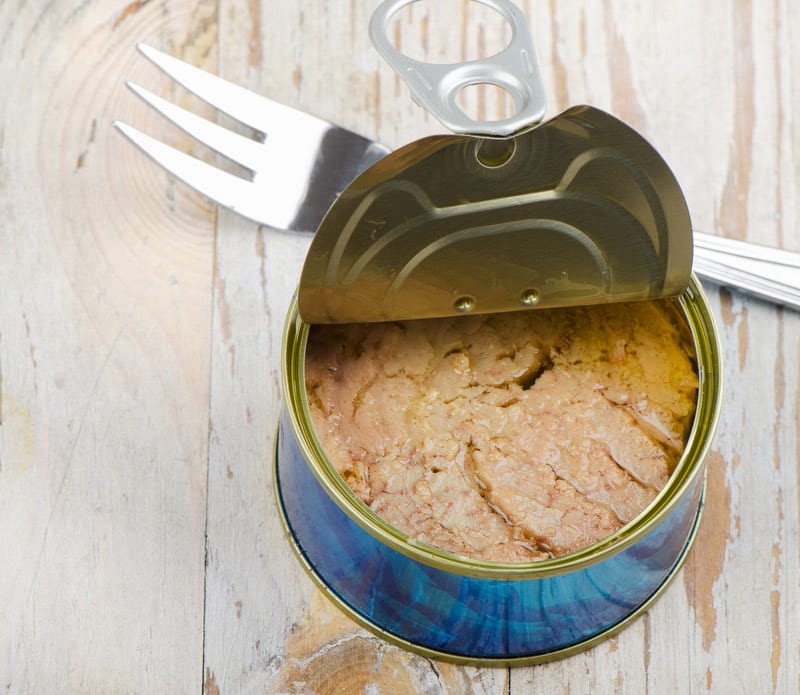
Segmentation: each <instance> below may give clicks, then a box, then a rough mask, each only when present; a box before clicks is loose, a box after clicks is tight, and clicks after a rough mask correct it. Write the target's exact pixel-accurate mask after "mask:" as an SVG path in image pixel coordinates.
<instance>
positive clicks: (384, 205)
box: [298, 106, 692, 323]
mask: <svg viewBox="0 0 800 695" xmlns="http://www.w3.org/2000/svg"><path fill="white" fill-rule="evenodd" d="M691 267H692V227H691V221H690V217H689V211H688V208H687V206H686V201H685V199H684V196H683V193H682V192H681V189H680V186H679V185H678V182H677V181H676V179H675V177H674V175H673V174H672V172H671V171H670V169H669V167H668V166H667V165H666V163H665V162H664V160H663V159H662V158H661V156H660V155H659V154H658V152H657V151H656V150H655V149H654V148H653V147H652V146H651V145H650V144H649V143H648V142H647V141H646V140H645V139H644V138H643V137H642V136H641V135H639V134H638V133H637V132H636V131H634V130H633V129H632V128H631V127H630V126H628V125H626V124H625V123H623V122H622V121H620V120H618V119H617V118H614V117H613V116H611V115H609V114H607V113H605V112H603V111H601V110H599V109H596V108H594V107H591V106H578V107H574V108H571V109H569V110H567V111H565V112H564V113H562V114H561V115H559V116H556V117H555V118H553V119H551V120H549V121H547V122H545V123H543V124H542V125H539V126H538V127H535V128H533V129H530V130H527V131H525V132H523V133H521V134H518V135H515V136H513V137H509V138H479V137H473V136H463V135H442V136H433V137H428V138H424V139H422V140H418V141H416V142H413V143H411V144H409V145H407V146H405V147H403V148H401V149H399V150H396V151H395V152H393V153H392V154H390V155H388V156H387V157H385V158H384V159H382V160H380V161H379V162H377V163H376V164H374V165H373V166H372V167H371V168H369V169H368V170H366V171H365V172H364V173H363V174H361V175H360V176H359V177H358V178H356V179H355V180H354V181H353V182H352V183H351V184H350V185H349V186H348V187H347V188H346V189H345V190H344V191H343V192H342V194H341V195H340V196H339V197H338V198H337V200H336V202H335V203H334V204H333V205H332V207H331V209H330V210H329V211H328V213H327V215H326V216H325V218H324V219H323V220H322V223H321V224H320V227H319V229H318V230H317V233H316V235H315V236H314V239H313V241H312V243H311V247H310V249H309V252H308V255H307V257H306V261H305V265H304V267H303V272H302V275H301V279H300V287H299V292H298V302H299V310H300V315H301V317H302V318H303V320H304V321H306V322H307V323H352V322H372V321H393V320H403V319H412V318H429V317H441V316H453V315H459V314H464V313H495V312H503V311H514V310H518V309H523V308H530V307H538V308H541V307H557V306H567V305H580V304H596V303H605V302H616V301H628V300H633V299H645V298H655V297H665V296H672V295H677V294H680V293H681V292H682V291H683V290H684V289H685V288H686V286H687V285H688V283H689V277H690V274H691Z"/></svg>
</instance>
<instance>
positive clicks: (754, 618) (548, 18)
mask: <svg viewBox="0 0 800 695" xmlns="http://www.w3.org/2000/svg"><path fill="white" fill-rule="evenodd" d="M375 4H376V3H375V2H365V1H364V0H327V1H326V2H313V3H300V2H278V1H277V0H200V1H199V2H198V1H197V0H113V1H112V0H102V2H101V0H61V1H59V2H25V1H24V0H3V2H2V3H0V86H1V87H2V92H1V93H2V97H0V389H1V395H0V562H1V563H2V565H1V569H0V693H55V692H80V693H117V692H136V693H185V692H196V691H199V690H201V689H203V690H204V691H205V692H207V693H209V694H212V693H235V692H254V693H261V692H269V693H299V692H304V693H305V692H307V693H312V692H319V693H334V692H335V693H340V692H341V693H362V692H363V693H407V692H420V693H441V692H444V693H509V692H512V693H518V692H533V691H535V692H541V693H553V692H574V693H605V692H620V693H636V694H638V693H644V692H650V693H689V692H692V693H695V692H713V693H726V694H727V693H748V694H754V693H772V692H774V693H793V692H797V690H798V687H800V675H799V674H800V650H798V644H800V617H798V613H800V551H798V547H799V546H800V544H799V542H798V424H800V420H799V416H798V402H799V399H800V390H799V389H798V385H799V384H800V374H798V369H799V368H800V350H799V349H798V348H799V344H800V313H797V312H793V311H789V310H782V309H779V308H776V307H775V306H772V305H770V304H768V303H765V302H761V301H757V300H754V299H750V298H747V297H745V296H744V295H741V294H739V293H737V292H732V291H727V290H720V288H718V287H716V286H713V285H708V286H707V289H708V291H709V294H710V299H711V302H712V304H713V307H714V309H715V312H716V314H717V318H718V322H719V329H720V332H721V335H722V341H723V345H724V358H725V365H726V366H725V372H726V373H725V380H726V385H725V388H726V396H725V408H724V412H723V414H722V418H721V422H720V426H719V430H718V434H717V437H716V440H715V443H714V447H713V453H712V454H711V458H710V462H709V464H710V465H709V471H708V495H707V507H706V510H705V515H704V518H703V523H702V527H701V529H700V533H699V537H698V538H697V542H696V545H695V547H694V550H693V551H692V553H691V554H690V557H689V559H688V561H687V563H686V564H685V566H684V568H683V570H682V571H681V572H680V574H679V575H678V577H677V579H676V580H675V581H674V582H673V583H672V584H671V585H670V587H669V588H668V590H667V591H666V592H665V593H664V594H663V596H662V597H661V598H660V599H659V600H658V601H657V602H656V603H655V605H654V606H653V607H652V608H651V609H650V610H649V611H648V612H647V613H646V614H644V615H643V616H642V617H641V618H640V619H638V620H637V621H635V622H634V623H633V624H632V625H630V626H629V627H628V628H627V629H625V630H624V631H623V632H622V633H621V634H619V635H618V636H617V637H614V638H612V639H611V640H609V641H607V642H605V643H603V644H601V645H599V646H597V647H595V648H593V649H591V650H589V651H586V652H584V653H581V654H579V655H577V656H573V657H571V658H568V659H565V660H562V661H557V662H554V663H550V664H545V665H540V666H535V667H526V668H517V669H512V670H507V669H500V668H497V669H490V668H472V667H469V668H467V667H460V666H454V665H450V664H447V663H438V662H433V661H429V660H427V659H424V658H421V657H419V656H415V655H412V654H408V653H406V652H404V651H401V650H400V649H398V648H396V647H393V646H390V645H388V644H386V643H384V642H382V641H380V640H378V639H377V638H375V637H372V636H371V635H370V634H368V633H366V632H364V631H363V630H361V629H359V628H357V627H356V626H355V625H354V624H353V623H352V622H350V621H349V620H348V619H347V618H345V617H344V616H343V615H341V614H340V613H339V612H338V610H337V609H335V608H334V607H332V606H331V605H329V604H328V603H327V601H326V599H324V598H323V597H322V595H321V594H320V593H319V591H317V590H316V589H315V588H314V586H313V585H312V583H311V581H310V580H309V579H308V578H307V577H306V575H305V574H304V573H303V571H302V570H301V569H300V567H299V565H298V563H297V562H296V561H295V559H294V557H293V555H292V554H291V552H290V549H289V546H288V545H287V543H286V542H285V540H284V538H283V533H282V529H281V525H280V523H279V520H278V517H277V513H276V506H275V500H274V494H273V488H272V475H271V459H272V451H273V442H274V435H275V426H276V418H277V415H278V412H279V408H280V390H279V383H278V381H279V380H278V367H279V346H280V336H281V328H282V321H283V318H284V314H285V311H286V307H287V304H288V301H289V298H290V296H291V294H292V292H293V290H294V287H295V284H296V282H297V278H298V276H299V269H300V266H301V263H302V260H303V256H304V252H305V248H306V245H307V243H308V239H306V238H300V237H297V236H292V235H288V234H284V233H280V232H277V231H275V230H272V229H267V228H264V227H259V226H258V225H256V224H254V223H252V222H248V221H246V220H243V219H241V218H239V217H237V216H236V215H234V214H233V213H230V212H228V211H226V210H218V209H217V208H216V207H215V206H214V205H212V204H211V203H209V202H208V201H206V200H204V199H202V198H201V197H200V196H198V195H196V194H195V193H193V192H192V191H190V190H188V189H187V188H186V187H184V186H183V185H181V184H180V183H178V182H176V181H175V180H174V179H173V178H171V177H170V176H168V175H166V174H165V173H164V172H163V171H161V170H160V169H159V168H158V167H156V166H155V165H154V164H152V163H151V162H150V161H149V160H147V159H145V158H144V157H143V156H142V155H141V154H139V153H138V152H137V151H135V150H134V149H133V148H132V147H131V146H130V145H129V144H128V143H127V142H126V141H125V140H124V139H123V138H122V137H121V136H120V135H119V134H118V133H116V132H115V131H114V130H113V129H112V127H111V121H112V120H113V119H114V118H124V119H126V120H128V121H129V122H132V123H134V124H136V125H137V126H139V127H141V128H142V129H144V130H146V131H148V132H150V133H153V134H154V135H156V136H158V137H160V138H162V139H164V140H167V141H169V142H171V143H173V144H176V145H177V146H179V147H182V148H184V149H186V150H187V151H192V152H194V153H196V154H197V155H198V156H201V157H204V158H207V159H210V158H211V155H210V153H208V152H207V151H205V150H203V149H202V148H200V147H198V146H193V145H192V143H191V142H190V141H189V140H188V138H187V137H186V136H184V135H182V134H181V133H179V132H177V131H176V130H175V129H174V128H171V127H169V126H168V125H167V124H165V123H164V122H163V120H161V119H160V118H159V117H157V116H156V115H154V114H153V113H151V112H150V111H149V110H148V109H147V108H146V107H145V106H144V105H143V104H142V103H140V102H139V101H138V100H137V99H136V97H135V96H133V95H132V94H131V93H130V92H129V91H128V90H126V88H125V86H124V82H125V80H126V79H132V80H135V81H137V82H139V83H141V84H143V85H145V86H148V87H150V88H151V89H153V90H154V91H157V92H159V93H161V94H163V95H166V96H168V97H169V98H171V99H173V100H175V101H176V102H177V103H180V104H182V105H185V106H188V107H190V108H193V109H197V110H198V111H200V112H202V113H207V114H210V111H209V110H208V108H205V107H203V106H202V105H201V104H199V103H198V101H197V100H196V99H194V98H192V97H190V96H189V95H187V94H186V93H185V92H183V91H181V90H180V89H178V88H177V87H175V86H174V85H172V84H170V83H169V82H168V80H166V79H165V78H164V77H162V76H161V75H160V74H159V73H158V72H157V70H156V69H155V68H153V67H152V66H151V65H149V64H148V63H147V62H146V61H145V60H144V59H143V58H142V57H141V56H140V55H138V54H137V52H136V51H135V48H134V46H135V43H136V42H138V41H145V42H148V43H151V44H153V45H155V46H157V47H160V48H162V49H164V50H167V51H169V52H171V53H173V54H175V55H177V56H179V57H181V58H183V59H184V60H187V61H189V62H192V63H194V64H197V65H199V66H201V67H204V68H206V69H208V70H211V71H213V72H216V73H218V74H221V75H223V76H225V77H227V78H229V79H231V80H233V81H235V82H238V83H240V84H243V85H245V86H247V87H249V88H252V89H254V90H256V91H259V92H262V93H264V94H268V95H270V96H272V97H273V98H276V99H278V100H281V101H284V102H286V103H289V104H292V105H294V106H297V107H299V108H302V109H306V110H308V111H311V112H314V113H316V114H318V115H320V116H323V117H327V118H329V119H332V120H336V121H338V122H340V123H342V124H344V125H346V126H349V127H351V128H354V129H356V130H358V131H360V132H363V133H365V134H369V135H371V136H374V137H376V138H378V139H380V140H381V141H383V142H385V143H386V144H388V145H390V146H392V147H396V146H398V145H400V144H402V143H404V142H407V141H409V140H412V139H414V138H416V137H419V136H421V135H424V134H427V133H433V132H441V130H442V129H441V127H440V126H439V125H438V124H437V123H436V122H435V121H434V120H433V119H431V118H430V117H428V116H426V114H425V113H423V112H422V111H421V110H420V109H418V108H417V107H415V106H414V105H413V104H412V103H411V100H410V98H409V96H408V92H407V90H406V88H405V86H403V85H402V84H401V83H400V82H399V80H398V79H397V77H395V76H394V74H393V73H392V72H391V70H390V68H388V67H387V66H386V65H385V64H383V63H382V61H381V60H380V59H379V58H378V56H377V54H376V53H375V52H374V51H373V49H372V48H371V45H370V43H369V39H368V36H367V30H366V27H367V20H368V17H369V14H370V12H371V10H372V8H374V6H375ZM520 4H521V6H522V7H523V9H524V11H525V12H526V14H527V16H528V17H529V18H530V20H531V24H532V28H533V33H534V36H535V38H536V40H537V45H538V53H539V59H540V62H541V64H542V69H543V73H544V80H545V86H546V91H547V95H548V98H549V108H548V114H549V115H555V114H556V113H558V112H559V111H560V110H561V109H563V108H564V107H566V106H568V105H572V104H577V103H592V104H594V105H596V106H599V107H600V108H604V109H607V110H610V111H611V112H613V113H615V114H617V115H618V116H620V117H621V118H623V119H624V120H626V121H628V122H629V123H631V124H632V125H633V126H634V127H636V128H637V129H638V130H640V131H641V132H642V133H643V134H645V135H646V137H648V139H650V140H651V142H653V143H654V144H655V145H656V147H657V148H658V149H659V150H660V151H661V152H662V153H663V154H664V156H665V157H666V159H667V161H668V162H670V164H671V166H672V167H673V169H674V171H675V173H676V175H677V177H678V179H679V180H680V181H681V183H682V186H683V187H684V190H685V192H686V195H687V198H688V202H689V206H690V209H691V210H692V214H693V218H694V223H695V225H696V227H697V228H698V229H701V230H705V231H708V232H711V233H714V234H719V235H725V236H730V237H737V238H747V239H749V240H751V241H755V242H760V243H765V244H771V245H775V246H780V247H783V248H786V249H792V250H800V166H798V164H797V161H798V158H799V157H800V120H798V118H797V114H798V113H800V59H798V53H797V50H796V48H795V46H794V44H795V43H796V42H797V39H798V36H799V35H800V4H798V3H796V2H794V0H771V1H769V2H768V1H766V0H742V1H741V2H739V1H738V0H737V1H736V2H725V1H724V0H707V1H706V2H696V1H695V0H678V1H677V2H674V3H656V2H645V1H643V0H604V1H603V2H599V1H598V2H592V3H589V2H585V3H566V2H561V3H556V2H554V0H551V1H550V2H545V1H544V0H528V1H526V2H521V3H520ZM436 6H437V8H438V9H437V10H436V11H431V13H430V16H428V14H427V10H426V7H427V6H426V5H425V4H422V5H417V6H415V7H414V8H413V9H411V10H408V11H404V12H403V13H402V15H401V18H400V20H399V22H398V24H397V26H396V36H397V38H398V39H399V40H400V42H401V45H402V47H403V49H404V50H405V51H406V52H408V53H409V54H412V55H415V54H416V55H419V54H421V53H422V54H425V55H427V56H428V57H429V58H432V59H436V58H438V59H446V60H450V59H458V58H459V57H461V56H464V55H466V56H467V57H475V56H476V55H479V54H480V52H481V51H482V52H484V53H485V52H486V51H491V50H494V49H497V48H499V47H500V46H501V45H502V43H501V41H502V31H501V30H500V29H498V22H497V21H495V20H494V18H493V17H492V12H491V11H489V10H487V11H484V8H482V7H481V6H478V5H474V4H471V5H470V6H469V11H468V12H465V11H464V9H463V3H462V2H460V1H458V2H455V1H454V2H444V0H437V5H436ZM472 92H474V93H470V94H467V95H465V96H466V97H467V101H466V105H465V108H467V109H468V110H471V112H472V113H474V114H477V115H480V116H482V117H488V118H491V117H497V116H499V115H502V114H503V113H505V111H504V109H507V108H508V104H507V103H506V101H504V100H503V99H501V98H498V95H497V94H495V93H494V92H493V91H492V90H483V91H480V90H472ZM300 136H301V134H300V133H298V137H300Z"/></svg>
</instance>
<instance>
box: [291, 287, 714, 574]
mask: <svg viewBox="0 0 800 695" xmlns="http://www.w3.org/2000/svg"><path fill="white" fill-rule="evenodd" d="M673 301H674V302H675V303H676V305H677V308H678V309H679V310H680V313H681V314H682V316H683V317H684V319H685V320H686V323H687V325H688V329H689V331H690V333H691V336H692V341H693V344H694V348H695V354H696V362H697V376H698V382H699V384H698V392H697V404H696V409H695V415H694V420H693V423H692V427H691V430H690V433H689V437H688V439H687V442H686V446H685V448H684V451H683V454H682V456H681V458H680V460H679V461H678V463H677V465H676V467H675V470H674V471H673V472H672V474H671V476H670V478H669V480H668V481H667V483H666V485H665V486H664V487H663V488H662V489H661V491H660V492H659V493H658V494H657V496H656V497H655V499H654V500H653V501H652V502H651V503H650V504H649V505H648V507H647V508H645V509H644V510H643V511H642V512H641V513H640V514H639V515H638V516H637V517H636V518H635V519H633V520H632V521H630V522H629V523H627V524H625V525H624V526H622V527H621V528H620V529H618V530H617V531H615V532H614V533H612V534H610V535H609V536H606V537H605V538H603V539H602V540H601V541H599V542H597V543H594V544H592V545H588V546H585V547H584V548H581V549H579V550H576V551H574V552H572V553H568V554H566V555H562V556H559V557H556V558H552V559H548V560H541V561H536V562H527V563H525V562H522V563H512V562H497V561H489V560H478V559H473V558H467V557H463V556H460V555H456V554H453V553H449V552H446V551H442V550H439V549H438V548H435V547H433V546H430V545H428V544H425V543H422V542H419V541H417V540H415V539H413V538H410V537H409V536H408V535H407V534H405V533H403V532H402V531H400V530H399V529H397V528H396V527H394V526H392V525H390V524H389V523H387V522H386V521H385V520H383V519H382V518H381V517H380V516H379V515H378V514H376V513H375V512H373V511H372V510H371V509H370V508H369V506H367V504H365V503H364V502H363V501H362V500H361V499H360V498H359V497H358V496H357V495H356V493H355V492H353V490H351V488H350V487H349V486H348V484H347V483H346V482H345V480H344V479H343V478H342V476H341V475H340V474H339V473H338V471H337V470H336V468H335V466H334V465H333V463H332V462H331V461H330V459H329V458H328V456H327V454H326V453H325V451H324V449H323V447H322V445H321V443H320V441H319V439H318V437H317V435H316V432H315V430H314V426H313V423H312V420H311V414H310V410H309V406H308V401H307V398H306V390H305V351H306V343H307V339H308V334H309V329H310V324H308V323H306V322H304V321H303V320H302V319H301V318H300V315H299V312H298V306H297V300H296V298H295V300H294V301H293V303H292V305H291V307H290V309H289V313H288V316H287V320H286V326H285V331H284V342H283V357H284V359H283V361H282V381H283V389H284V397H285V399H286V400H285V402H286V407H287V408H288V409H289V414H290V421H291V423H292V428H293V429H294V434H295V437H296V439H297V442H298V445H299V446H300V448H301V450H302V452H303V455H304V457H305V460H306V462H307V463H308V465H309V466H310V467H311V470H312V471H313V473H314V475H315V477H316V478H317V480H318V481H319V482H320V484H321V485H322V486H323V487H324V488H325V490H326V491H327V493H328V494H329V495H330V496H331V497H332V498H333V500H334V501H335V502H336V503H337V504H338V505H339V506H340V507H341V508H342V509H343V510H344V511H345V513H347V515H348V516H350V517H351V518H352V519H353V520H354V521H355V522H356V523H358V524H359V525H360V526H361V527H362V528H364V529H365V530H366V531H367V532H369V533H370V534H372V535H373V536H374V537H376V538H377V539H378V540H380V541H381V542H383V543H386V544H387V545H389V546H390V547H392V548H394V549H395V550H398V551H399V552H401V553H403V554H405V555H407V556H409V557H411V558H413V559H415V560H418V561H420V562H423V563H425V564H429V565H432V566H434V567H438V568H441V569H446V570H449V571H452V572H456V573H458V574H465V575H470V576H479V577H486V578H505V579H511V578H516V579H520V578H536V577H544V576H550V575H554V574H561V573H564V572H567V571H571V570H575V569H579V568H582V567H586V566H589V565H592V564H595V563H598V562H600V561H602V560H603V559H605V558H607V557H608V556H610V555H612V554H614V553H616V552H619V551H620V550H622V549H624V548H626V547H628V546H629V545H631V544H632V543H635V542H636V541H637V540H638V539H640V538H642V537H643V536H644V535H646V534H647V533H648V532H649V531H651V530H652V529H653V528H654V527H655V526H657V525H658V523H659V522H660V521H661V520H662V519H663V518H664V517H665V516H666V515H667V514H668V513H669V512H670V511H671V510H672V509H673V507H674V506H675V505H676V504H677V503H678V501H680V499H681V498H682V497H683V494H684V492H685V491H686V490H687V488H688V487H689V486H690V485H691V484H692V482H693V481H694V480H695V478H696V477H697V476H698V475H700V474H701V472H703V471H704V470H705V460H706V455H707V453H708V449H709V448H710V445H711V441H712V438H713V434H714V430H715V428H716V424H717V420H718V416H719V410H720V406H721V396H722V364H721V350H720V343H719V336H718V334H717V330H716V326H715V324H714V320H713V316H712V314H711V310H710V307H709V305H708V300H707V299H706V297H705V294H704V292H703V289H702V287H701V285H700V283H699V281H698V280H697V278H696V277H695V276H694V275H692V277H691V280H690V283H689V286H688V288H687V289H686V290H685V291H684V292H683V293H682V294H681V295H680V296H679V297H677V298H676V299H674V300H673Z"/></svg>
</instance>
